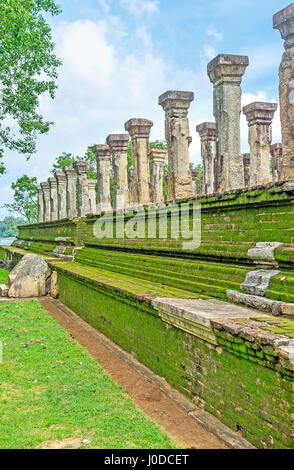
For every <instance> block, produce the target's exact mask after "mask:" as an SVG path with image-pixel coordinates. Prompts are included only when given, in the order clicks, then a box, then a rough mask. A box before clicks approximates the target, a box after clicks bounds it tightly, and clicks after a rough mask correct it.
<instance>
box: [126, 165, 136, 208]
mask: <svg viewBox="0 0 294 470" xmlns="http://www.w3.org/2000/svg"><path fill="white" fill-rule="evenodd" d="M128 187H129V204H130V207H132V206H133V205H134V204H135V200H136V199H137V196H136V189H135V174H134V170H129V172H128Z"/></svg>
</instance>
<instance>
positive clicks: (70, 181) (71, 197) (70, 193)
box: [63, 165, 77, 218]
mask: <svg viewBox="0 0 294 470" xmlns="http://www.w3.org/2000/svg"><path fill="white" fill-rule="evenodd" d="M63 171H64V173H65V175H66V207H67V217H69V218H74V217H77V173H76V171H75V169H74V167H73V165H70V166H65V167H64V168H63Z"/></svg>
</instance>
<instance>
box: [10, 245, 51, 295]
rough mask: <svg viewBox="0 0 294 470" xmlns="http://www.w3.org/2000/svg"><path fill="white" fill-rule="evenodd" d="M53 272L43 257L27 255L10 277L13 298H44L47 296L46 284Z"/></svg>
mask: <svg viewBox="0 0 294 470" xmlns="http://www.w3.org/2000/svg"><path fill="white" fill-rule="evenodd" d="M50 274H51V270H50V268H49V266H48V264H47V263H46V261H45V259H44V258H43V257H42V256H38V255H34V254H26V255H25V256H24V257H23V258H22V260H21V261H20V262H19V263H18V264H17V265H16V266H15V268H14V269H13V270H12V271H11V274H10V276H9V292H8V296H9V297H11V298H30V297H42V296H44V295H46V283H47V280H48V279H49V277H50Z"/></svg>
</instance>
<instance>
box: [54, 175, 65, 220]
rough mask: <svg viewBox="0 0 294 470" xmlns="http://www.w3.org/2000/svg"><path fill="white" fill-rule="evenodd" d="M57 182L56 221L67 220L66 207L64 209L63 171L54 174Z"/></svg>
mask: <svg viewBox="0 0 294 470" xmlns="http://www.w3.org/2000/svg"><path fill="white" fill-rule="evenodd" d="M55 178H56V181H57V193H58V219H59V220H60V219H66V218H67V207H66V175H65V173H64V172H63V171H58V172H57V173H55Z"/></svg>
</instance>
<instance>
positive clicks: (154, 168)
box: [150, 147, 167, 206]
mask: <svg viewBox="0 0 294 470" xmlns="http://www.w3.org/2000/svg"><path fill="white" fill-rule="evenodd" d="M166 155H167V150H166V149H164V148H155V147H153V148H151V149H150V162H151V194H152V203H153V204H157V205H159V206H162V205H164V197H163V167H164V162H165V159H166Z"/></svg>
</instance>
